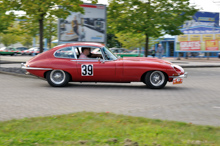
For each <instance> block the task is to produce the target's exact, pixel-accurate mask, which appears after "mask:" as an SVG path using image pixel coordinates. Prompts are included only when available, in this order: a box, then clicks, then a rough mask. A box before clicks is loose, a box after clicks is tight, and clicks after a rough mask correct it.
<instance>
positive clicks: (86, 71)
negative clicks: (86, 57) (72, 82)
mask: <svg viewBox="0 0 220 146" xmlns="http://www.w3.org/2000/svg"><path fill="white" fill-rule="evenodd" d="M81 74H82V76H93V65H92V64H82V65H81Z"/></svg>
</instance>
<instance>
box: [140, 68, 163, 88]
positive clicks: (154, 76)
mask: <svg viewBox="0 0 220 146" xmlns="http://www.w3.org/2000/svg"><path fill="white" fill-rule="evenodd" d="M144 83H145V84H146V85H147V87H149V88H151V89H161V88H163V87H164V86H165V85H166V84H167V76H166V75H165V74H164V73H163V72H161V71H150V72H147V74H146V75H145V78H144Z"/></svg>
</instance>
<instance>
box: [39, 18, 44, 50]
mask: <svg viewBox="0 0 220 146" xmlns="http://www.w3.org/2000/svg"><path fill="white" fill-rule="evenodd" d="M39 25H40V27H39V33H40V39H39V41H40V42H39V43H40V53H42V52H43V45H44V42H43V35H44V19H43V18H41V19H40V20H39Z"/></svg>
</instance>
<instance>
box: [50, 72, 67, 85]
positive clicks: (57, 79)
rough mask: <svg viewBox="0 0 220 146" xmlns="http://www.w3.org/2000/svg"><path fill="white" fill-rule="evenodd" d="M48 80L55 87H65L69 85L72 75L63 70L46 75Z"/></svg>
mask: <svg viewBox="0 0 220 146" xmlns="http://www.w3.org/2000/svg"><path fill="white" fill-rule="evenodd" d="M46 79H47V82H48V83H49V84H50V85H51V86H53V87H63V86H66V85H67V84H68V82H69V80H70V75H69V74H68V73H66V72H64V71H63V70H52V71H49V72H48V73H47V74H46Z"/></svg>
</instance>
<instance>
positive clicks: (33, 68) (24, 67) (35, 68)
mask: <svg viewBox="0 0 220 146" xmlns="http://www.w3.org/2000/svg"><path fill="white" fill-rule="evenodd" d="M21 68H22V69H29V70H52V68H38V67H29V66H27V65H26V64H24V63H21Z"/></svg>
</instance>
